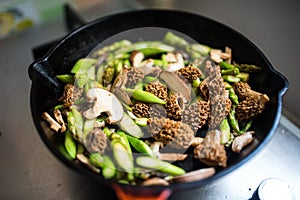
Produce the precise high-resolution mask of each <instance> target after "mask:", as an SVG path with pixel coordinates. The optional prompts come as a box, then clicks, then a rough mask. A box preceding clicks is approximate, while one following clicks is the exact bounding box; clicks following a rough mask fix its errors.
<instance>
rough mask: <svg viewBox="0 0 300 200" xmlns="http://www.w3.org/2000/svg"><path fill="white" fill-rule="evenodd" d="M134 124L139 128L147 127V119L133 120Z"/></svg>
mask: <svg viewBox="0 0 300 200" xmlns="http://www.w3.org/2000/svg"><path fill="white" fill-rule="evenodd" d="M135 123H136V124H137V125H139V126H143V127H144V126H147V125H148V124H147V123H148V118H146V117H139V118H137V119H135Z"/></svg>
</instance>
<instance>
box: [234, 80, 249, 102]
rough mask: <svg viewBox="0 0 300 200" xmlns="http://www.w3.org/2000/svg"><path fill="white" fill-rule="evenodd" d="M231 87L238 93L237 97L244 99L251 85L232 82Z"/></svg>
mask: <svg viewBox="0 0 300 200" xmlns="http://www.w3.org/2000/svg"><path fill="white" fill-rule="evenodd" d="M233 89H234V91H235V92H236V94H237V95H238V97H239V99H241V100H242V99H245V97H246V95H247V91H249V90H251V87H250V86H249V85H248V83H244V82H236V83H234V84H233Z"/></svg>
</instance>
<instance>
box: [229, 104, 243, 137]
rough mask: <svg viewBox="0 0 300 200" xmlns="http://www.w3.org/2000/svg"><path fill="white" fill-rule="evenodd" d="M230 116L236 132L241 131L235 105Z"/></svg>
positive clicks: (230, 121)
mask: <svg viewBox="0 0 300 200" xmlns="http://www.w3.org/2000/svg"><path fill="white" fill-rule="evenodd" d="M228 116H229V123H230V125H231V127H232V128H233V130H234V131H235V132H236V133H240V128H239V124H238V120H237V119H236V117H235V106H233V107H232V109H231V111H230V112H229V115H228Z"/></svg>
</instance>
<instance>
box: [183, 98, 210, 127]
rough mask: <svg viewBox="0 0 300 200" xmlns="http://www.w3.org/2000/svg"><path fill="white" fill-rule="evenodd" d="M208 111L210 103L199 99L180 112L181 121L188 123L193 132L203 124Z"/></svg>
mask: <svg viewBox="0 0 300 200" xmlns="http://www.w3.org/2000/svg"><path fill="white" fill-rule="evenodd" d="M209 113H210V105H209V103H208V102H206V101H203V100H201V99H199V100H197V101H196V102H195V103H193V104H191V105H189V106H187V107H186V108H185V109H184V111H183V113H182V122H184V123H186V124H188V125H189V126H190V127H191V128H192V129H193V131H194V132H196V131H197V130H198V129H199V128H201V127H202V126H204V125H205V124H206V123H207V121H208V119H209Z"/></svg>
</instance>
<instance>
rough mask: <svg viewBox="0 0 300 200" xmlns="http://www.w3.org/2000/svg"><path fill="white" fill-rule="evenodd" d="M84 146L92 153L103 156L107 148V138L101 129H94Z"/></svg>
mask: <svg viewBox="0 0 300 200" xmlns="http://www.w3.org/2000/svg"><path fill="white" fill-rule="evenodd" d="M84 144H85V147H86V149H87V150H88V151H89V152H90V153H100V154H103V153H104V151H105V149H106V147H107V137H106V135H105V134H104V133H103V132H102V130H101V128H93V129H92V131H91V132H90V133H88V135H87V137H86V138H85V141H84Z"/></svg>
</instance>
